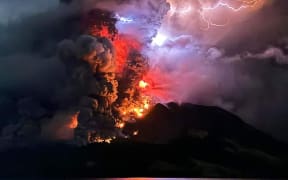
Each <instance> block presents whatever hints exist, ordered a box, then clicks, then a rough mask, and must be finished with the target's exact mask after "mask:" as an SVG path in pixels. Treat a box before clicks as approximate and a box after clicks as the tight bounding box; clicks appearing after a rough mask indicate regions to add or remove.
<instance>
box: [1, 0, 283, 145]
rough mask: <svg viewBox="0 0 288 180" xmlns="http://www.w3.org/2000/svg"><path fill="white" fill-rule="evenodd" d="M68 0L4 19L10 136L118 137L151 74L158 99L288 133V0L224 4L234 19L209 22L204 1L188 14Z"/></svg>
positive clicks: (157, 6)
mask: <svg viewBox="0 0 288 180" xmlns="http://www.w3.org/2000/svg"><path fill="white" fill-rule="evenodd" d="M61 2H62V5H61V6H58V8H55V9H51V10H49V11H47V12H43V13H41V14H37V15H31V16H25V17H22V18H20V19H19V20H17V21H11V22H9V23H8V24H7V25H3V24H2V25H1V26H0V32H1V34H0V39H1V41H0V59H1V62H0V70H1V73H2V74H3V75H2V77H3V79H1V81H0V91H1V92H3V98H0V99H1V101H0V105H1V109H5V108H7V107H9V108H10V110H7V111H5V113H3V117H5V119H7V120H5V121H3V122H1V127H2V128H1V132H2V137H4V139H7V138H8V139H9V138H10V139H11V138H12V139H13V138H16V139H17V138H20V139H21V138H23V137H25V136H26V134H27V136H28V137H32V136H35V135H36V136H39V137H40V138H44V139H52V140H57V139H58V140H68V139H70V140H71V139H74V140H76V141H77V143H79V144H86V143H89V142H102V141H105V140H106V141H108V142H110V139H111V138H112V139H113V138H114V137H116V136H118V135H119V134H121V131H120V130H119V128H117V123H122V122H123V119H127V117H125V116H124V117H123V112H125V111H124V110H123V109H131V108H132V109H133V107H134V106H135V104H133V103H131V101H132V100H136V101H137V99H141V95H140V92H139V89H138V88H135V87H136V86H137V83H138V82H139V80H141V79H144V80H147V82H148V83H149V85H150V86H148V87H147V90H146V91H147V92H146V93H147V94H148V95H149V96H151V97H153V98H155V99H156V101H157V102H163V103H164V102H168V101H176V102H191V103H196V104H205V105H217V106H221V107H223V108H225V109H227V110H229V111H232V112H234V113H237V114H238V115H240V116H241V117H242V118H243V119H245V120H247V122H248V123H251V124H254V125H256V126H257V127H260V128H262V129H264V130H266V131H268V132H271V133H273V135H274V136H277V137H279V138H282V139H284V140H285V139H287V134H283V133H282V134H280V132H285V128H286V127H287V125H286V120H285V119H284V118H283V117H286V108H285V103H286V101H287V97H286V95H285V94H286V93H285V92H286V90H287V80H286V79H287V78H286V76H287V69H286V68H287V67H286V66H287V46H288V44H287V33H286V30H287V27H286V26H285V25H283V22H286V20H287V13H286V11H285V10H286V9H285V7H287V3H285V2H283V1H280V0H275V1H273V2H270V1H265V4H264V5H263V6H262V5H261V6H259V7H258V6H257V7H255V8H254V9H251V10H247V9H246V10H245V11H241V12H239V13H233V12H231V11H226V10H225V12H224V11H223V12H222V11H221V12H218V13H216V14H218V15H217V18H216V19H212V20H213V22H214V23H220V24H221V23H223V22H226V19H225V18H223V17H231V19H230V22H229V23H228V24H227V25H226V26H221V27H217V26H211V27H210V28H209V29H205V28H206V26H207V22H206V23H205V21H204V22H203V17H201V8H202V10H203V6H202V5H201V3H200V1H185V3H188V4H187V5H191V8H192V9H191V11H189V12H188V14H186V15H184V14H183V13H182V14H181V13H179V12H185V11H186V9H185V7H184V5H183V4H185V3H184V1H165V0H159V1H152V0H144V1H136V0H135V1H133V0H127V1H126V0H124V1H117V0H109V1H92V0H85V1H77V0H76V1H75V0H74V1H61ZM205 2H206V3H207V4H208V5H207V6H208V7H211V6H212V7H213V5H215V4H217V2H220V1H205ZM225 2H230V1H225ZM266 2H269V3H266ZM206 3H205V4H206ZM209 4H210V5H209ZM237 6H239V5H237V4H235V5H233V7H235V8H237ZM140 7H141V8H140ZM187 7H189V6H187ZM173 8H174V10H175V8H176V10H175V11H174V13H173V11H172V14H171V10H173ZM224 9H225V8H224ZM276 11H277V12H276ZM209 13H211V14H209ZM209 13H207V14H206V15H207V17H210V16H212V15H213V13H212V12H209ZM121 17H122V18H126V19H124V20H123V19H122V20H123V21H121V19H120V18H121ZM215 17H216V15H215ZM263 22H265V23H263ZM103 26H106V27H107V29H106V30H107V31H104V30H105V28H104V27H103ZM271 27H272V28H273V29H272V28H271ZM203 28H204V29H203ZM31 34H32V35H31ZM127 37H129V38H127ZM128 40H129V43H126V44H129V46H128V45H125V46H122V45H123V44H122V43H123V42H128ZM135 42H136V43H135ZM117 43H118V44H117ZM119 44H120V45H121V46H120V45H119ZM135 44H136V45H135ZM119 47H120V48H119ZM119 49H120V50H122V51H125V53H122V51H121V53H119ZM127 49H128V50H129V51H127ZM119 54H120V55H121V56H119ZM119 57H121V58H122V59H121V61H119ZM119 62H121V63H120V64H119ZM119 69H121V71H119ZM119 72H121V73H119ZM4 77H5V78H4ZM27 99H28V100H27ZM23 104H24V105H23ZM24 107H25V108H24ZM9 112H17V113H16V114H15V113H14V114H13V113H9ZM36 112H37V113H36ZM78 112H79V114H78ZM76 115H77V118H75V117H76ZM129 118H130V117H129ZM129 118H128V119H129ZM75 119H77V128H71V127H73V123H74V125H75V124H76V122H75ZM274 119H277V122H275V121H274ZM272 121H273V122H272ZM71 123H72V125H71ZM70 125H71V126H70ZM115 126H116V127H115ZM54 131H55V132H56V133H55V134H53V132H54ZM119 131H120V132H119ZM58 132H59V133H58ZM62 132H63V133H62ZM103 137H104V138H103Z"/></svg>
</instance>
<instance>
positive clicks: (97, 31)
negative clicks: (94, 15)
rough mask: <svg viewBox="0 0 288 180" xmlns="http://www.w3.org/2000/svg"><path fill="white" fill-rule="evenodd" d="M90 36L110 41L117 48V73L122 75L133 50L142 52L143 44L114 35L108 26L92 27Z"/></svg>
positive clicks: (130, 38)
mask: <svg viewBox="0 0 288 180" xmlns="http://www.w3.org/2000/svg"><path fill="white" fill-rule="evenodd" d="M90 34H91V35H94V36H100V37H106V38H108V39H110V40H111V41H112V43H113V45H114V47H115V55H116V57H115V58H116V72H117V73H119V74H121V73H122V71H123V69H124V66H125V64H126V61H127V59H128V56H129V54H130V52H131V50H140V49H141V44H140V43H139V42H138V41H137V40H136V39H135V38H132V37H128V36H125V35H119V34H114V33H112V32H110V31H109V28H108V27H107V26H105V25H104V26H101V27H100V28H99V27H97V26H92V28H91V29H90Z"/></svg>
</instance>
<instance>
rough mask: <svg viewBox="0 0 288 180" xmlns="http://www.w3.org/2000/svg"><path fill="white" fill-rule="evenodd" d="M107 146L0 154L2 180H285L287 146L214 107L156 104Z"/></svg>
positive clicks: (42, 147)
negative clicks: (46, 179) (9, 179)
mask: <svg viewBox="0 0 288 180" xmlns="http://www.w3.org/2000/svg"><path fill="white" fill-rule="evenodd" d="M136 130H138V132H139V133H138V135H137V136H132V137H131V138H130V139H118V140H117V141H116V142H114V143H112V144H91V145H88V146H86V147H74V146H72V145H65V144H49V145H47V144H46V145H44V144H42V145H34V147H31V148H21V149H20V148H17V149H10V150H9V151H5V152H2V153H1V154H0V158H1V163H0V164H1V166H0V168H1V175H2V176H5V175H7V176H25V175H29V176H35V175H36V176H50V177H55V176H61V177H63V176H65V177H242V178H243V177H257V178H259V177H262V178H284V177H288V171H287V168H286V167H288V166H287V152H288V151H287V145H286V144H284V143H282V142H278V141H276V140H274V139H273V138H272V137H271V136H269V135H267V134H265V133H263V132H261V131H258V130H257V129H255V128H253V127H251V126H250V125H248V124H246V123H244V122H243V121H242V120H241V119H239V118H238V117H237V116H235V115H233V114H231V113H229V112H226V111H224V110H222V109H220V108H217V107H205V106H199V105H192V104H182V105H177V104H175V103H169V104H168V105H167V106H164V105H161V104H158V105H156V106H155V107H154V108H153V109H152V110H151V112H150V113H149V114H148V115H147V116H146V117H145V118H144V119H143V120H139V121H137V123H135V124H129V125H127V126H126V127H125V129H124V132H125V133H127V134H133V132H135V131H136Z"/></svg>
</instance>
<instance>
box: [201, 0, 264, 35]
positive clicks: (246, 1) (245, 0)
mask: <svg viewBox="0 0 288 180" xmlns="http://www.w3.org/2000/svg"><path fill="white" fill-rule="evenodd" d="M237 1H238V2H240V3H241V6H239V7H237V8H235V7H233V6H231V5H230V4H229V3H227V2H223V1H219V2H218V3H216V4H215V5H214V6H210V7H205V6H204V7H202V8H201V10H200V11H199V13H200V17H201V18H202V20H203V21H204V22H205V23H206V24H207V27H206V28H204V30H207V29H209V28H210V27H211V26H217V27H221V26H225V25H227V24H228V22H229V19H228V20H227V22H226V23H224V24H217V23H214V22H213V21H212V20H211V18H210V17H206V16H205V14H206V13H207V12H209V11H210V12H211V11H214V10H216V9H218V8H227V9H229V10H231V11H233V12H239V11H241V10H244V9H247V8H253V7H255V6H256V5H257V4H259V3H260V2H262V0H237Z"/></svg>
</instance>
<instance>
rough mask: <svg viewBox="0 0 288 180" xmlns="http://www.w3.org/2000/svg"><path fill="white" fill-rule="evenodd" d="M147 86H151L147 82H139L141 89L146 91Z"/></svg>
mask: <svg viewBox="0 0 288 180" xmlns="http://www.w3.org/2000/svg"><path fill="white" fill-rule="evenodd" d="M147 86H149V84H148V83H147V82H145V81H144V80H141V81H139V87H140V88H141V89H145V88H147Z"/></svg>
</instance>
